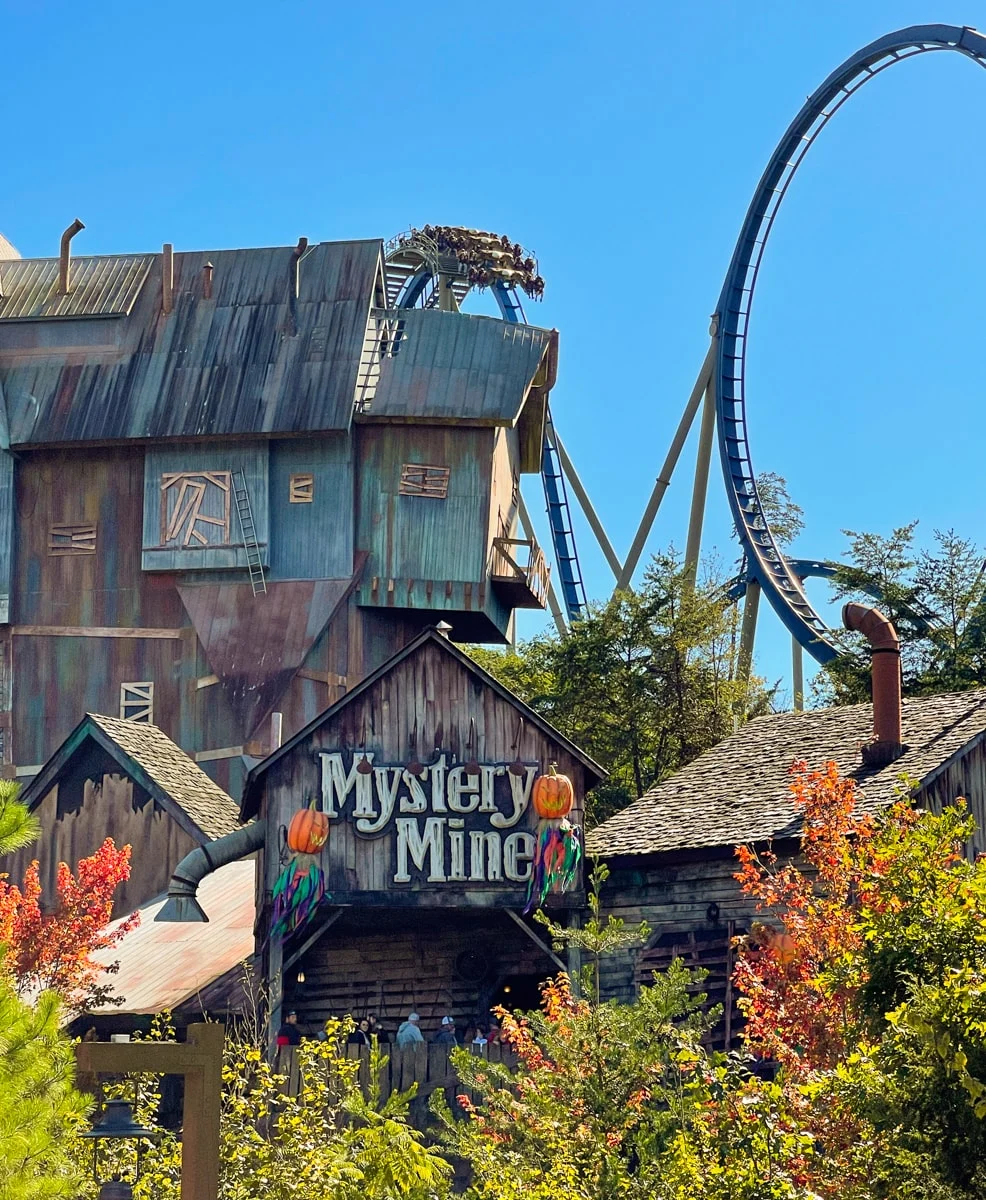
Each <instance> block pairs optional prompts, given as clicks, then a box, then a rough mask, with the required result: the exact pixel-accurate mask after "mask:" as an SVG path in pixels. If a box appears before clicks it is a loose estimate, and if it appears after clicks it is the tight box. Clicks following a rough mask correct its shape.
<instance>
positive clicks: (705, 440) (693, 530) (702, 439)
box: [685, 377, 716, 585]
mask: <svg viewBox="0 0 986 1200" xmlns="http://www.w3.org/2000/svg"><path fill="white" fill-rule="evenodd" d="M715 432H716V392H715V380H714V378H712V377H710V379H709V383H708V386H707V387H706V389H705V404H704V405H703V407H702V426H701V430H700V432H699V435H698V454H697V456H696V458H695V483H694V485H693V487H692V511H691V515H690V516H689V518H688V540H687V541H686V542H685V572H686V576H687V578H688V579H689V580H690V581H691V583H692V585H694V583H695V579H696V578H697V576H698V556H699V552H700V551H701V549H702V526H703V525H704V524H705V502H706V498H707V497H708V494H709V469H710V467H711V466H712V442H713V439H714V438H715Z"/></svg>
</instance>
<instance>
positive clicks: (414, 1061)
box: [277, 1042, 517, 1129]
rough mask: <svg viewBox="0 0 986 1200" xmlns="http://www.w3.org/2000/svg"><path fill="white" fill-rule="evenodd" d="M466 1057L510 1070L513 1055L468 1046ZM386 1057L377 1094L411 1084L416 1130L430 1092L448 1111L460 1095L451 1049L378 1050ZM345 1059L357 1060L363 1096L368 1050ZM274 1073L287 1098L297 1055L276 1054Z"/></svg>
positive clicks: (294, 1085) (353, 1050)
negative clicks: (282, 1077) (439, 1094)
mask: <svg viewBox="0 0 986 1200" xmlns="http://www.w3.org/2000/svg"><path fill="white" fill-rule="evenodd" d="M467 1049H468V1050H469V1051H470V1053H472V1054H474V1055H476V1056H477V1057H481V1058H485V1059H486V1060H487V1061H489V1062H503V1063H506V1064H507V1065H508V1066H511V1067H512V1066H514V1065H516V1062H517V1055H516V1054H515V1053H514V1052H513V1051H512V1050H510V1049H509V1048H507V1047H506V1046H501V1045H500V1044H499V1043H494V1044H493V1045H486V1046H468V1047H467ZM380 1050H381V1052H382V1053H383V1055H384V1056H385V1057H386V1062H385V1063H384V1065H383V1067H382V1068H381V1071H380V1094H381V1098H386V1097H387V1096H389V1095H390V1093H391V1092H393V1091H401V1092H406V1091H407V1090H408V1089H409V1088H410V1087H411V1085H412V1084H417V1094H416V1096H415V1099H414V1101H413V1102H412V1104H411V1121H412V1123H413V1124H414V1125H415V1126H416V1127H417V1128H419V1129H423V1128H424V1127H425V1125H426V1124H427V1122H428V1102H429V1100H430V1099H431V1095H432V1093H433V1092H435V1091H437V1090H438V1089H441V1090H443V1091H444V1092H445V1098H446V1100H447V1101H448V1103H449V1105H450V1107H452V1108H453V1109H454V1108H455V1107H456V1105H455V1097H456V1096H457V1095H459V1094H460V1093H462V1088H461V1087H460V1085H459V1079H458V1076H457V1075H456V1073H455V1069H454V1067H453V1066H452V1062H451V1055H450V1051H451V1047H449V1046H431V1045H427V1044H425V1043H422V1042H419V1043H417V1044H416V1045H413V1046H391V1045H385V1046H381V1047H380ZM346 1057H347V1058H350V1059H354V1060H355V1059H358V1060H359V1064H360V1066H359V1079H360V1086H361V1087H362V1089H363V1091H364V1092H366V1091H367V1089H368V1087H369V1082H370V1050H369V1048H368V1047H367V1046H347V1047H346ZM277 1066H278V1069H279V1070H281V1071H283V1072H284V1073H285V1074H286V1075H287V1077H288V1091H289V1093H290V1094H291V1095H295V1094H297V1092H298V1089H299V1085H300V1081H301V1074H300V1065H299V1062H298V1052H297V1050H296V1049H295V1048H293V1047H291V1048H288V1047H285V1048H284V1049H283V1050H281V1051H280V1052H279V1059H278V1063H277ZM464 1094H466V1095H468V1096H469V1097H470V1099H472V1100H473V1101H474V1102H475V1101H477V1100H478V1099H479V1097H478V1096H477V1095H475V1094H473V1093H471V1092H465V1093H464Z"/></svg>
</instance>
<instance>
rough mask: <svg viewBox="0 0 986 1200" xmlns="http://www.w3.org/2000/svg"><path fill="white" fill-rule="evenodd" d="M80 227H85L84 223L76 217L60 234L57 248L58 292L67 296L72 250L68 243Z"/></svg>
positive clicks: (69, 289)
mask: <svg viewBox="0 0 986 1200" xmlns="http://www.w3.org/2000/svg"><path fill="white" fill-rule="evenodd" d="M82 229H85V225H83V224H82V222H81V221H80V220H79V218H78V217H76V218H75V220H74V221H73V222H72V224H71V225H70V226H69V227H68V229H66V230H65V232H64V233H63V234H62V242H61V246H60V247H59V250H58V294H59V295H60V296H67V295H68V294H69V292H70V291H71V290H72V289H71V286H70V279H69V267H70V265H71V261H72V251H71V247H70V245H69V243H70V242H71V241H72V238H74V237H75V235H76V234H77V233H78V232H79V231H80V230H82Z"/></svg>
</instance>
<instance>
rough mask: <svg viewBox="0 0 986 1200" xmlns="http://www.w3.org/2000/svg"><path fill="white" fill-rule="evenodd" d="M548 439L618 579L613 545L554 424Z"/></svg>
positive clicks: (551, 426) (617, 559) (618, 567)
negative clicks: (552, 444) (556, 452)
mask: <svg viewBox="0 0 986 1200" xmlns="http://www.w3.org/2000/svg"><path fill="white" fill-rule="evenodd" d="M548 437H550V438H551V440H552V442H553V443H554V446H555V449H556V450H557V451H558V460H559V462H560V463H561V469H562V470H563V471H564V472H565V478H566V479H567V480H568V482H569V483H570V484H571V485H572V491H573V492H574V493H575V498H576V500H578V502H579V504H581V505H582V511H583V512H584V513H585V519H586V520H587V521H588V522H589V527H590V529H591V530H592V532H593V533H594V534H595V535H596V541H597V542H598V543H599V548H600V550H602V552H603V554H604V555H605V556H606V561H607V562H608V563H609V569H610V570H611V571H612V572H613V575H614V577H615V578H616V579H619V577H620V572H621V571H622V570H623V567H622V564H621V563H620V560H619V558H617V555H616V551H615V550H614V549H613V543H612V542H611V541H610V540H609V538H608V537H607V535H606V530H605V529H604V528H603V523H602V521H600V519H599V515H598V514H597V512H596V510H595V509H594V508H593V506H592V501H591V500H590V499H589V493H588V492H587V491H586V490H585V488H584V487H583V485H582V480H581V479H580V478H579V473H578V471H576V469H575V464H574V463H573V462H572V460H571V459H570V458H569V457H568V451H567V450H566V449H565V447H564V446H563V445H562V442H561V438H560V437H559V436H558V430H557V429H555V427H554V424H553V423H551V422H549V424H548Z"/></svg>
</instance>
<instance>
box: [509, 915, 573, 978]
mask: <svg viewBox="0 0 986 1200" xmlns="http://www.w3.org/2000/svg"><path fill="white" fill-rule="evenodd" d="M503 911H504V912H505V913H506V914H507V916H508V917H509V918H510V919H511V921H513V922H514V924H515V925H519V926H520V928H521V929H523V931H524V932H525V933H526V934H527V936H528V937H529V938H530V939H531V941H532V942H533V943H534V945H535V946H537V947H539V949H541V950H543V951H544V952H545V954H547V956H548V957H549V958H550V959H551V961H552V962H553V963H555V964H557V966H558V969H559V970H560V971H565V972H566V973H567V971H568V967H567V966H566V965H565V964H564V963H563V962H562V960H561V959H560V958H559V957H558V955H557V954H556V953H555V952H554V950H552V949H551V947H550V946H549V945H548V943H547V942H546V941H544V939H543V938H539V937H538V935H537V934H536V933H535V932H534V930H533V929H532V928H531V927H530V925H528V924H527V922H526V921H525V920H524V918H523V917H518V916H517V914H516V913H515V912H514V910H513V909H512V908H505V909H504V910H503Z"/></svg>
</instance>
